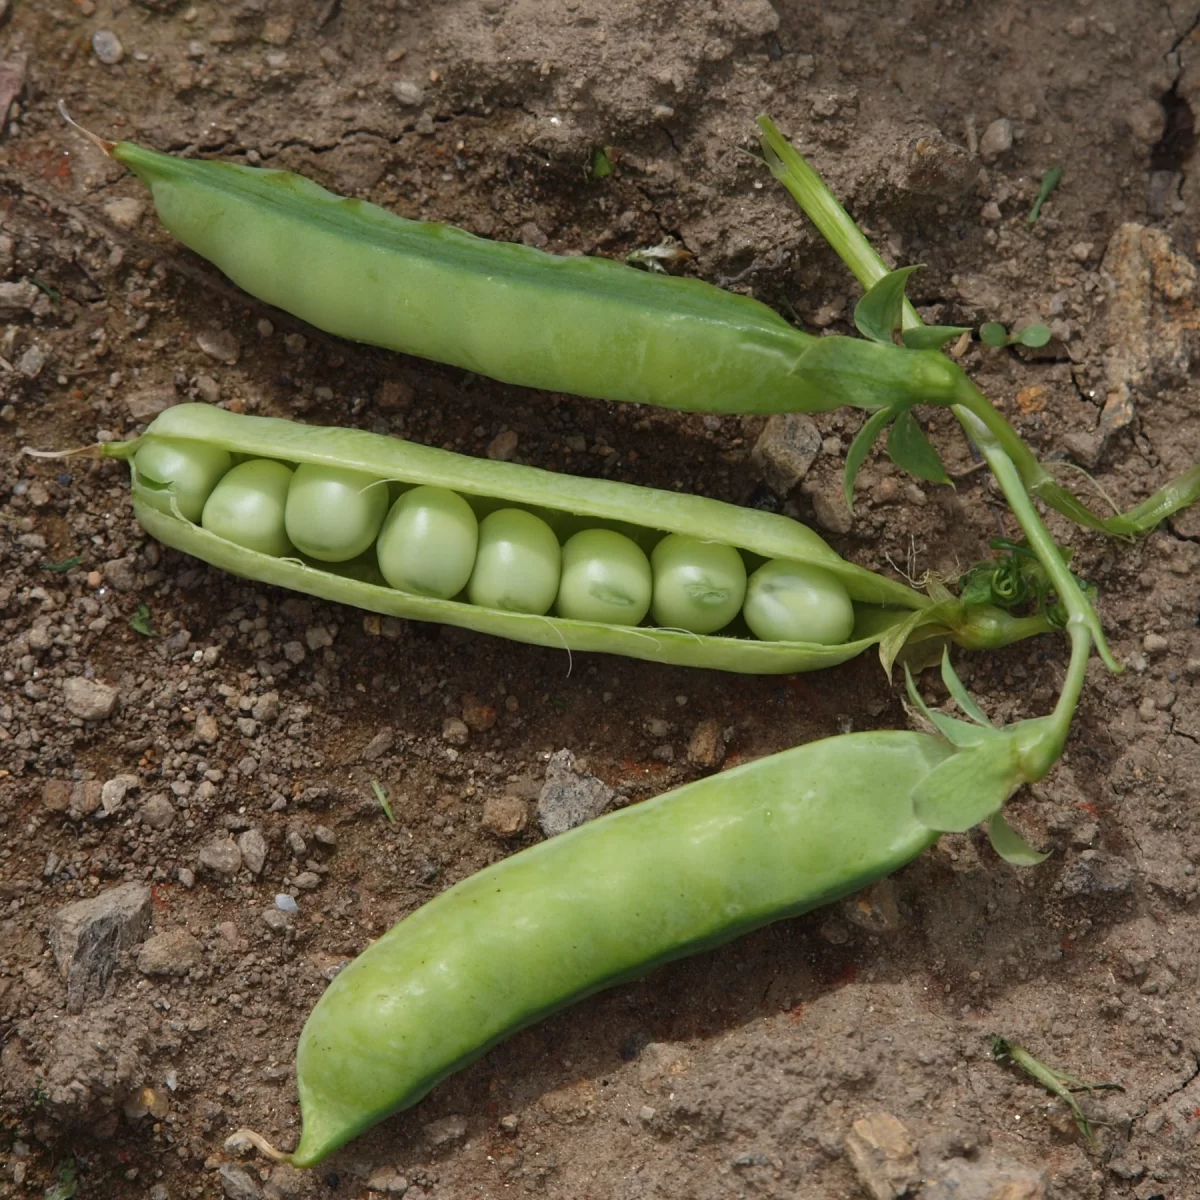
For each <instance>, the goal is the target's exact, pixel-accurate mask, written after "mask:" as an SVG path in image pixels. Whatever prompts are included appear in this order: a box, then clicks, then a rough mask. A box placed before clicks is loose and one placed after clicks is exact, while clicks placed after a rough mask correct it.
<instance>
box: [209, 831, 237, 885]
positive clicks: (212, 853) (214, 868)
mask: <svg viewBox="0 0 1200 1200" xmlns="http://www.w3.org/2000/svg"><path fill="white" fill-rule="evenodd" d="M199 863H200V866H202V867H203V868H204V869H205V870H207V871H211V872H212V873H213V874H214V875H223V876H225V877H226V878H230V877H232V876H234V875H236V874H237V873H238V871H240V870H241V867H242V852H241V851H240V850H239V849H238V847H237V843H236V842H235V841H234V840H233V838H231V837H230V836H229V835H228V834H226V835H225V836H224V837H215V838H213V840H212V841H210V842H208V843H206V844H205V845H204V846H202V847H201V848H200V855H199Z"/></svg>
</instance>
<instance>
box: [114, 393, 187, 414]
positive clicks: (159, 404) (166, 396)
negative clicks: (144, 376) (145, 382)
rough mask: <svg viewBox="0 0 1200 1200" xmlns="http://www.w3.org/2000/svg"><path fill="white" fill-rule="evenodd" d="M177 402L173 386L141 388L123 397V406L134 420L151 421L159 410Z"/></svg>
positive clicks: (164, 409) (177, 398) (162, 410)
mask: <svg viewBox="0 0 1200 1200" xmlns="http://www.w3.org/2000/svg"><path fill="white" fill-rule="evenodd" d="M178 403H179V397H178V396H176V395H175V389H174V388H173V387H151V388H143V389H142V390H141V391H140V392H130V393H129V395H128V396H126V397H125V408H126V409H127V410H128V412H129V415H130V416H131V417H132V418H133V419H134V420H135V421H153V420H154V418H155V417H157V416H158V414H159V413H160V412H165V411H166V410H167V409H168V408H170V407H171V406H172V405H174V404H178Z"/></svg>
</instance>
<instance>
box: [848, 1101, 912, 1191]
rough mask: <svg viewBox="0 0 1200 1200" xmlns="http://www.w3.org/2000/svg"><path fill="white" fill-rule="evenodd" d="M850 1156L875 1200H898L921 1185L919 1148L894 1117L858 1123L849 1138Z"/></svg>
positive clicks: (883, 1114)
mask: <svg viewBox="0 0 1200 1200" xmlns="http://www.w3.org/2000/svg"><path fill="white" fill-rule="evenodd" d="M846 1156H847V1157H848V1158H849V1160H850V1165H851V1166H852V1167H853V1168H854V1171H855V1174H857V1175H858V1178H859V1180H860V1181H861V1182H862V1185H863V1187H864V1188H865V1189H866V1191H867V1192H869V1193H870V1195H872V1196H874V1197H875V1200H895V1197H897V1196H904V1195H906V1194H907V1193H908V1192H909V1190H910V1189H915V1188H916V1187H917V1185H918V1184H919V1183H920V1182H921V1172H920V1169H919V1167H918V1165H917V1151H916V1147H915V1146H914V1145H913V1141H912V1138H911V1136H910V1135H909V1132H908V1130H907V1129H906V1128H905V1126H904V1124H903V1122H901V1121H900V1120H899V1119H898V1118H897V1117H894V1116H892V1114H891V1113H888V1112H873V1113H868V1115H867V1116H865V1117H862V1118H860V1119H859V1120H857V1121H855V1122H854V1124H853V1125H852V1126H851V1127H850V1132H849V1133H848V1134H846Z"/></svg>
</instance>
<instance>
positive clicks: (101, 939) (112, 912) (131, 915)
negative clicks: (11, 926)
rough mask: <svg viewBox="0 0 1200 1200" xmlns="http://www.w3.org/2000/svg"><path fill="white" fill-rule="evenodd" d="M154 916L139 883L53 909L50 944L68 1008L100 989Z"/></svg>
mask: <svg viewBox="0 0 1200 1200" xmlns="http://www.w3.org/2000/svg"><path fill="white" fill-rule="evenodd" d="M153 916H154V903H153V900H152V898H151V895H150V889H149V888H148V887H147V886H146V885H145V884H141V883H126V884H123V885H122V886H121V887H115V888H109V889H108V890H107V891H104V892H101V893H100V894H99V895H98V896H93V897H91V898H90V899H88V900H77V901H76V902H75V903H73V904H68V905H66V906H64V907H63V908H60V909H59V910H58V912H56V913H55V914H54V919H53V921H52V923H51V926H50V949H51V951H52V952H53V954H54V961H55V962H56V963H57V964H58V969H59V970H60V971H61V972H62V975H63V978H64V979H66V981H67V1011H68V1012H72V1013H78V1012H82V1011H83V1007H84V1004H85V1003H86V1002H87V1001H89V1000H95V999H99V998H100V997H101V996H102V995H103V994H104V989H105V987H106V986H107V985H108V981H109V979H111V978H112V973H113V971H114V970H115V969H116V965H117V955H118V953H119V952H120V951H122V950H127V949H129V948H130V947H131V946H135V945H136V944H137V943H138V942H140V941H141V940H142V938H144V937H145V936H146V934H147V932H149V929H150V922H151V921H152V920H153Z"/></svg>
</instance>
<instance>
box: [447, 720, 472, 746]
mask: <svg viewBox="0 0 1200 1200" xmlns="http://www.w3.org/2000/svg"><path fill="white" fill-rule="evenodd" d="M470 740H471V731H470V730H469V729H468V728H467V725H466V722H465V721H460V720H459V719H458V717H447V718H446V719H445V720H444V721H443V722H442V741H444V742H449V743H450V745H451V746H465V745H466V744H467V742H469V741H470Z"/></svg>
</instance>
